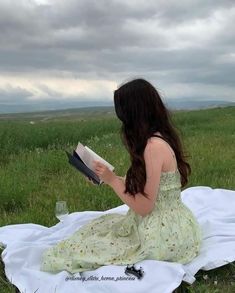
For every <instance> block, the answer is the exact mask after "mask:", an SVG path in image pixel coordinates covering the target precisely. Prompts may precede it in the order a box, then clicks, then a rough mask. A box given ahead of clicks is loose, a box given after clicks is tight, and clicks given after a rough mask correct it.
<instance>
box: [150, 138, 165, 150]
mask: <svg viewBox="0 0 235 293" xmlns="http://www.w3.org/2000/svg"><path fill="white" fill-rule="evenodd" d="M148 149H151V150H161V151H162V150H164V149H166V144H165V143H164V141H162V139H155V138H149V139H148V140H147V144H146V147H145V150H148Z"/></svg>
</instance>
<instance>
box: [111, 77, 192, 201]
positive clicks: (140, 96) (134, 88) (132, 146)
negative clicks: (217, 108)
mask: <svg viewBox="0 0 235 293" xmlns="http://www.w3.org/2000/svg"><path fill="white" fill-rule="evenodd" d="M114 105H115V112H116V115H117V117H118V118H119V119H120V120H121V122H122V126H121V130H120V134H121V140H122V142H123V144H124V146H125V148H126V149H127V151H128V152H129V154H130V160H131V166H130V168H129V169H128V171H127V173H126V183H125V191H124V192H125V193H127V192H129V193H130V194H131V195H133V196H135V194H136V193H138V192H140V193H142V194H143V195H144V196H147V194H146V193H145V192H144V187H145V184H146V166H145V161H144V149H145V147H146V145H147V140H148V139H149V138H150V137H151V136H153V134H154V133H155V132H160V133H161V135H162V136H163V138H164V139H165V141H166V142H168V143H169V145H170V146H171V147H172V149H173V150H174V152H175V156H176V160H177V166H178V171H179V172H180V176H181V188H182V187H184V186H185V185H186V184H187V183H188V175H190V174H191V167H190V165H189V163H187V162H186V160H185V158H186V157H187V156H186V155H185V154H184V151H183V146H182V143H181V141H180V138H179V135H178V134H177V130H176V128H175V127H174V126H173V123H172V120H171V112H170V110H168V109H167V108H166V106H165V105H164V103H163V102H162V99H161V97H160V95H159V93H158V91H157V90H156V89H155V87H154V86H153V85H152V84H151V83H150V82H148V81H146V80H145V79H142V78H137V79H133V80H131V81H128V82H126V83H125V84H123V85H121V86H120V87H119V88H118V89H116V90H115V91H114Z"/></svg>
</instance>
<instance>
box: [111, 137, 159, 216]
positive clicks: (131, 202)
mask: <svg viewBox="0 0 235 293" xmlns="http://www.w3.org/2000/svg"><path fill="white" fill-rule="evenodd" d="M163 148H164V146H163V145H162V144H161V143H159V142H158V141H152V142H148V144H147V146H146V148H145V150H144V160H145V166H146V178H147V180H146V184H145V188H144V191H145V192H146V193H147V194H148V198H146V197H144V195H143V194H142V193H140V192H138V193H136V195H135V197H134V196H132V195H130V194H128V193H124V190H125V183H124V181H123V180H120V176H114V179H113V180H112V181H111V182H110V184H109V185H110V187H112V188H113V190H114V191H115V192H116V194H117V195H118V196H119V197H120V198H121V200H122V201H123V202H124V203H125V204H127V205H128V206H129V207H130V208H131V209H133V210H134V211H135V212H136V213H137V214H139V215H141V216H142V217H144V216H146V215H147V214H149V213H150V212H151V211H152V210H153V208H154V205H155V201H156V197H157V192H158V188H159V183H160V175H161V170H162V165H163V156H162V153H163Z"/></svg>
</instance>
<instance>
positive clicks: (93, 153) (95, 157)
mask: <svg viewBox="0 0 235 293" xmlns="http://www.w3.org/2000/svg"><path fill="white" fill-rule="evenodd" d="M85 148H86V149H87V150H88V151H89V153H90V155H91V157H92V161H93V160H97V161H100V162H101V163H103V164H104V165H106V166H107V167H108V168H109V169H110V170H111V171H113V170H114V167H113V166H112V165H111V164H110V163H108V162H107V161H105V159H103V158H102V157H100V156H99V155H97V154H96V153H95V152H94V151H92V150H91V149H90V148H89V147H88V146H85Z"/></svg>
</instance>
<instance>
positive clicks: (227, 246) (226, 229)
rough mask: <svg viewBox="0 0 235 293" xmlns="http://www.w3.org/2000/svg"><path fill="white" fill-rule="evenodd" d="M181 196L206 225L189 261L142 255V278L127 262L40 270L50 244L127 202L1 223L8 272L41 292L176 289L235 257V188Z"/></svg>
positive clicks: (198, 189)
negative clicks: (50, 219)
mask: <svg viewBox="0 0 235 293" xmlns="http://www.w3.org/2000/svg"><path fill="white" fill-rule="evenodd" d="M181 198H182V201H183V202H184V204H186V205H187V206H188V207H189V208H190V209H191V210H192V212H193V213H194V215H195V216H196V218H197V220H198V221H199V223H200V225H201V226H202V229H203V245H202V248H201V251H200V254H199V255H198V256H197V257H196V258H195V259H193V260H192V261H191V262H190V263H188V264H186V265H182V264H179V263H171V262H166V261H156V260H143V261H140V262H137V263H135V268H136V269H139V268H140V267H142V269H143V271H144V275H143V277H142V278H141V279H137V277H134V276H133V275H130V276H129V277H128V276H127V275H126V274H125V272H124V271H125V268H126V266H125V265H120V266H117V265H109V266H108V265H106V266H102V267H100V268H98V269H96V270H93V271H86V272H82V273H76V274H74V275H72V274H70V273H69V272H67V271H61V272H59V273H48V272H42V271H40V270H39V267H40V260H41V255H42V252H43V251H44V250H45V249H46V248H48V247H49V246H51V245H54V244H56V243H57V242H58V241H60V240H62V239H65V238H67V237H68V236H70V235H71V234H72V233H73V232H75V231H76V230H78V229H79V228H80V227H81V226H82V225H84V224H86V223H87V222H89V221H90V220H91V219H94V218H96V217H98V216H100V215H102V214H106V213H117V212H118V213H121V214H125V213H126V212H127V210H128V206H127V205H125V204H124V205H121V206H118V207H116V208H113V209H110V210H106V211H84V212H75V213H71V214H70V215H69V216H68V217H67V219H66V220H65V222H64V223H60V222H59V223H58V224H56V225H55V226H52V227H49V228H48V227H44V226H41V225H36V224H32V223H29V224H17V225H7V226H4V227H1V228H0V245H1V246H3V247H4V248H5V249H4V250H3V252H2V260H3V262H4V264H5V273H6V276H7V278H8V280H9V282H11V283H13V284H14V285H15V286H16V287H18V289H19V290H20V292H26V293H33V292H35V291H36V290H37V291H36V292H37V293H47V292H48V293H52V292H57V293H58V292H59V293H60V292H66V293H67V292H69V293H70V292H71V293H72V292H79V293H83V292H84V293H88V292H113V293H118V292H126V293H128V292H136V293H142V292H149V293H157V292H161V293H171V292H172V291H173V290H174V289H175V288H177V287H178V286H179V285H180V283H181V282H182V280H184V281H185V282H187V283H189V284H192V283H193V282H194V281H195V278H194V275H195V274H196V273H197V272H198V271H199V269H203V270H210V269H213V268H216V267H219V266H222V265H224V264H226V263H228V262H233V261H234V260H235V208H234V207H235V191H233V190H228V189H218V188H217V189H212V188H210V187H207V186H195V187H189V188H187V189H185V190H184V191H182V192H181ZM66 277H67V278H66ZM69 277H70V278H72V277H73V279H68V278H69ZM89 277H90V279H88V278H89ZM108 277H109V278H111V279H109V280H108ZM105 278H106V280H104V279H105ZM112 278H113V279H112ZM125 278H130V279H125Z"/></svg>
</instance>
